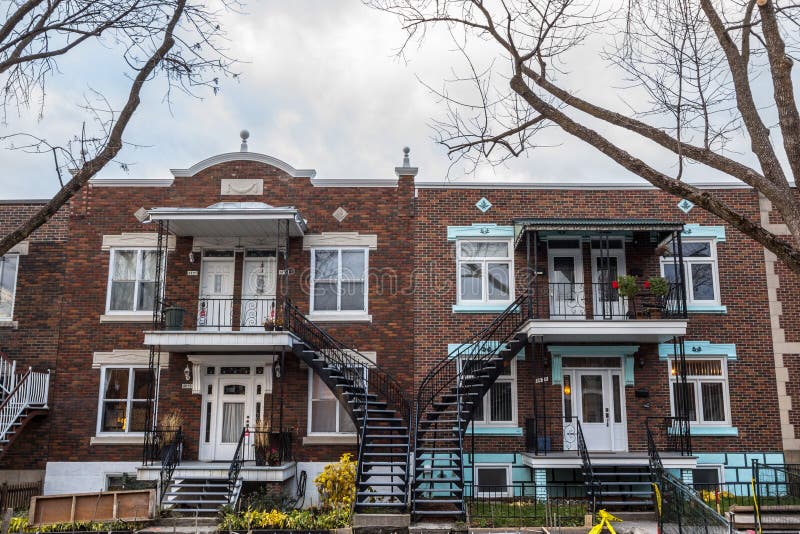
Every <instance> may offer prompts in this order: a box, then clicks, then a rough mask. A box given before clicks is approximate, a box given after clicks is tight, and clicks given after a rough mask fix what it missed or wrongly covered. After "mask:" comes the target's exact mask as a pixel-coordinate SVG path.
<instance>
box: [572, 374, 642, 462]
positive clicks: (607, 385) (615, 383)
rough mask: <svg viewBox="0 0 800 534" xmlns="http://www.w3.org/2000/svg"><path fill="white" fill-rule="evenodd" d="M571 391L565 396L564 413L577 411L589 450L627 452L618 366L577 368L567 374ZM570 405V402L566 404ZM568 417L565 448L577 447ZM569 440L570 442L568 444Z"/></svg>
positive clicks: (620, 376) (623, 404)
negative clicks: (610, 367)
mask: <svg viewBox="0 0 800 534" xmlns="http://www.w3.org/2000/svg"><path fill="white" fill-rule="evenodd" d="M564 378H565V385H566V384H569V386H570V388H569V389H570V390H571V391H570V392H569V394H568V395H567V394H566V390H565V396H564V402H565V407H564V414H565V416H566V415H568V414H574V415H575V417H576V418H577V420H578V421H580V424H581V430H582V431H583V436H584V439H585V440H586V448H587V449H588V450H590V451H625V450H627V448H628V434H627V428H626V424H625V397H624V390H623V389H622V374H621V372H620V370H618V369H576V370H574V371H570V372H566V373H565V376H564ZM567 404H568V405H567ZM572 425H573V424H572V423H571V421H567V418H566V417H565V432H564V440H565V443H564V445H565V449H568V450H575V449H576V447H577V442H576V440H575V435H574V433H575V428H574V427H572V428H569V427H570V426H572ZM568 442H569V443H568Z"/></svg>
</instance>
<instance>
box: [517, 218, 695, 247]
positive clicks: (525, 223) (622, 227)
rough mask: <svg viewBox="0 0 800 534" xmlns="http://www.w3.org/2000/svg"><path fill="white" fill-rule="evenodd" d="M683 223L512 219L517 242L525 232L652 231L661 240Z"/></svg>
mask: <svg viewBox="0 0 800 534" xmlns="http://www.w3.org/2000/svg"><path fill="white" fill-rule="evenodd" d="M682 231H683V223H681V222H674V221H672V222H670V221H660V220H658V219H589V218H535V217H534V218H519V219H514V235H515V236H516V241H517V243H519V241H520V240H521V238H522V236H523V235H524V234H525V232H546V233H550V232H552V233H558V234H560V235H584V234H586V233H597V232H654V233H655V234H656V235H657V241H661V240H662V239H664V238H665V237H668V236H669V234H672V233H673V232H682Z"/></svg>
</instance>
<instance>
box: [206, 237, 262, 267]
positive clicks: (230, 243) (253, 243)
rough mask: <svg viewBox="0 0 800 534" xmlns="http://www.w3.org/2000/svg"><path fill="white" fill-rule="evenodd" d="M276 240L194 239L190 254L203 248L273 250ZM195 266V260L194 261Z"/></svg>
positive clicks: (251, 238)
mask: <svg viewBox="0 0 800 534" xmlns="http://www.w3.org/2000/svg"><path fill="white" fill-rule="evenodd" d="M277 246H278V240H277V238H275V239H269V238H262V237H202V236H199V237H194V238H193V240H192V252H200V251H202V250H203V249H204V248H216V249H229V250H232V249H234V248H236V247H244V248H267V249H275V247H277ZM195 264H197V260H195Z"/></svg>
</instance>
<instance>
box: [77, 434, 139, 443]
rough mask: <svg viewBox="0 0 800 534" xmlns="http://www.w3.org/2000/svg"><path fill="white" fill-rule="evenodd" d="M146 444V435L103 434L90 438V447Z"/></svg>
mask: <svg viewBox="0 0 800 534" xmlns="http://www.w3.org/2000/svg"><path fill="white" fill-rule="evenodd" d="M142 443H144V434H127V435H122V436H113V435H108V434H101V435H98V436H92V437H91V438H89V445H141V444H142Z"/></svg>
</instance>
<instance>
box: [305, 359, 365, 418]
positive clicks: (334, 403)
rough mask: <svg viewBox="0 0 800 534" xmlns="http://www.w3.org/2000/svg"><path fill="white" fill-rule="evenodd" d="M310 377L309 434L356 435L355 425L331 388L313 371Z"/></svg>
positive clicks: (309, 373) (309, 372)
mask: <svg viewBox="0 0 800 534" xmlns="http://www.w3.org/2000/svg"><path fill="white" fill-rule="evenodd" d="M308 377H309V378H308V382H309V391H308V394H309V402H308V404H309V408H308V433H309V434H355V432H356V426H355V423H353V420H352V419H351V418H350V414H348V413H347V410H345V407H344V405H342V404H341V403H340V402H339V399H337V398H336V396H334V394H333V392H332V391H331V390H330V388H329V387H328V386H327V385H326V384H325V382H323V381H322V379H321V378H320V377H319V375H317V374H315V373H314V372H313V371H312V370H311V369H309V370H308Z"/></svg>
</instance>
